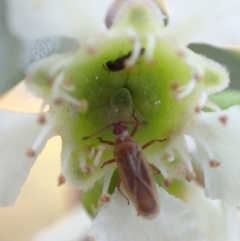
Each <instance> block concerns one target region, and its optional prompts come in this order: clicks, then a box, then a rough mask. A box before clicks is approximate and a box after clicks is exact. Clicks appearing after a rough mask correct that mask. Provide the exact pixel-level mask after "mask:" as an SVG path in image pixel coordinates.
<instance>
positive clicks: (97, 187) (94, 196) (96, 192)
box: [82, 179, 103, 217]
mask: <svg viewBox="0 0 240 241" xmlns="http://www.w3.org/2000/svg"><path fill="white" fill-rule="evenodd" d="M102 184H103V180H102V179H101V180H99V181H97V182H95V184H94V186H93V187H92V188H91V189H89V190H88V191H86V192H83V194H82V202H83V205H84V207H85V209H86V211H87V212H88V214H89V215H91V216H93V217H94V216H96V211H97V210H98V201H99V199H100V197H101V194H102Z"/></svg>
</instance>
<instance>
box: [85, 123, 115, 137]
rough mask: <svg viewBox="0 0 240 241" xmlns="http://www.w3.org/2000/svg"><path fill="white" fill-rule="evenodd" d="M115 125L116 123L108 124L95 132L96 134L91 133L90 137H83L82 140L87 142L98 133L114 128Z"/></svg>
mask: <svg viewBox="0 0 240 241" xmlns="http://www.w3.org/2000/svg"><path fill="white" fill-rule="evenodd" d="M115 124H116V123H111V124H108V125H107V126H105V127H103V128H102V129H100V130H98V131H96V132H95V133H93V134H92V135H90V136H84V137H83V140H87V139H89V138H92V137H94V136H96V135H97V134H99V133H100V132H102V131H105V130H106V129H108V128H110V127H111V126H114V125H115Z"/></svg>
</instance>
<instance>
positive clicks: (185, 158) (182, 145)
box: [175, 136, 193, 173]
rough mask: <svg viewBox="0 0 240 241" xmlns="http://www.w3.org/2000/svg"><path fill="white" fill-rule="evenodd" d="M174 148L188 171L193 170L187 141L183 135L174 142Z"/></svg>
mask: <svg viewBox="0 0 240 241" xmlns="http://www.w3.org/2000/svg"><path fill="white" fill-rule="evenodd" d="M175 148H176V151H177V153H178V154H179V156H180V160H181V162H183V163H185V165H186V166H187V169H188V171H189V173H192V172H193V166H192V160H191V158H190V155H189V153H188V148H187V143H186V139H185V138H184V136H181V137H179V138H178V140H177V141H176V144H175Z"/></svg>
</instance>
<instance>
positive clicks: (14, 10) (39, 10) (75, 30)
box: [8, 0, 112, 39]
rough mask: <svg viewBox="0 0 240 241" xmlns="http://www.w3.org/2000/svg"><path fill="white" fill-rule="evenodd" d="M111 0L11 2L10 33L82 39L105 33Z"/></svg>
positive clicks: (12, 0) (32, 36) (24, 35)
mask: <svg viewBox="0 0 240 241" xmlns="http://www.w3.org/2000/svg"><path fill="white" fill-rule="evenodd" d="M111 3H112V0H101V1H94V2H90V1H89V0H68V1H66V0H18V1H15V0H9V1H8V4H9V23H10V27H11V30H12V31H13V32H14V33H16V34H17V35H19V36H20V37H22V38H23V39H37V38H40V37H45V36H48V35H63V36H64V35H65V36H70V37H76V38H77V39H83V38H85V37H86V36H88V35H89V34H94V33H96V32H101V31H103V30H105V25H104V19H105V16H106V12H107V10H108V7H109V5H110V4H111Z"/></svg>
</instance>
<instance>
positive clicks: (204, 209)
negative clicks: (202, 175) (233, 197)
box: [187, 182, 240, 241]
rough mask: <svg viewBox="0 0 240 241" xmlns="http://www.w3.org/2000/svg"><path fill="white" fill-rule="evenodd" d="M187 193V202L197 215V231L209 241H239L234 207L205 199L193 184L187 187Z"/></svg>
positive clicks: (202, 193) (237, 221)
mask: <svg viewBox="0 0 240 241" xmlns="http://www.w3.org/2000/svg"><path fill="white" fill-rule="evenodd" d="M188 192H189V194H190V195H188V199H187V202H188V203H189V205H191V207H192V208H193V210H194V211H195V212H196V213H197V216H198V225H199V229H200V230H201V231H202V232H203V233H204V234H206V236H207V237H208V239H209V240H211V241H236V240H240V228H239V225H240V219H239V217H238V210H237V208H236V207H232V206H229V205H227V204H224V203H223V202H221V201H219V200H211V199H209V198H206V197H205V195H204V191H203V188H201V187H200V186H198V185H197V184H195V183H193V182H192V183H190V184H189V185H188Z"/></svg>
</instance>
